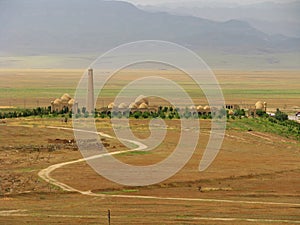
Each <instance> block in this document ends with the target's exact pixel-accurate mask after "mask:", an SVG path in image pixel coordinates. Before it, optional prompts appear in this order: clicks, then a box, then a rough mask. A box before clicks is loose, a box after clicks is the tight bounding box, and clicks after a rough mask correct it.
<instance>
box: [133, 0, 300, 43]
mask: <svg viewBox="0 0 300 225" xmlns="http://www.w3.org/2000/svg"><path fill="white" fill-rule="evenodd" d="M241 3H242V2H241ZM139 8H141V9H143V10H146V11H150V12H168V13H171V14H174V15H189V16H196V17H201V18H206V19H210V20H214V21H226V20H231V19H237V20H243V21H247V22H249V23H250V24H251V25H252V26H254V27H255V28H257V29H259V30H261V31H264V32H266V33H269V34H282V35H285V36H293V37H300V14H299V12H300V1H296V0H295V1H285V2H281V3H276V2H271V1H265V2H261V3H253V4H244V5H242V4H216V3H213V2H208V3H206V4H204V3H203V1H199V2H197V1H191V0H187V1H185V2H184V3H180V2H178V3H172V4H171V3H164V4H158V5H148V6H147V5H146V6H143V5H140V6H139Z"/></svg>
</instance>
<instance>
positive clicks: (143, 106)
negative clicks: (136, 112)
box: [139, 103, 148, 109]
mask: <svg viewBox="0 0 300 225" xmlns="http://www.w3.org/2000/svg"><path fill="white" fill-rule="evenodd" d="M139 109H148V105H147V104H146V103H142V104H140V106H139Z"/></svg>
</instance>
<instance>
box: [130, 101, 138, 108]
mask: <svg viewBox="0 0 300 225" xmlns="http://www.w3.org/2000/svg"><path fill="white" fill-rule="evenodd" d="M137 107H138V105H137V104H135V103H134V102H133V103H131V104H130V105H129V108H130V109H136V108H137Z"/></svg>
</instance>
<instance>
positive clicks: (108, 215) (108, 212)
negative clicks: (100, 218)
mask: <svg viewBox="0 0 300 225" xmlns="http://www.w3.org/2000/svg"><path fill="white" fill-rule="evenodd" d="M107 219H108V225H110V209H109V210H108V211H107Z"/></svg>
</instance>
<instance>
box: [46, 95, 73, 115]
mask: <svg viewBox="0 0 300 225" xmlns="http://www.w3.org/2000/svg"><path fill="white" fill-rule="evenodd" d="M73 107H74V109H75V112H76V113H77V111H78V103H77V102H75V100H74V99H73V98H72V97H71V96H70V95H69V94H67V93H66V94H64V95H63V96H61V97H60V98H57V99H55V100H54V101H52V102H51V112H60V111H62V110H63V109H65V110H66V111H71V110H72V109H73Z"/></svg>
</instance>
